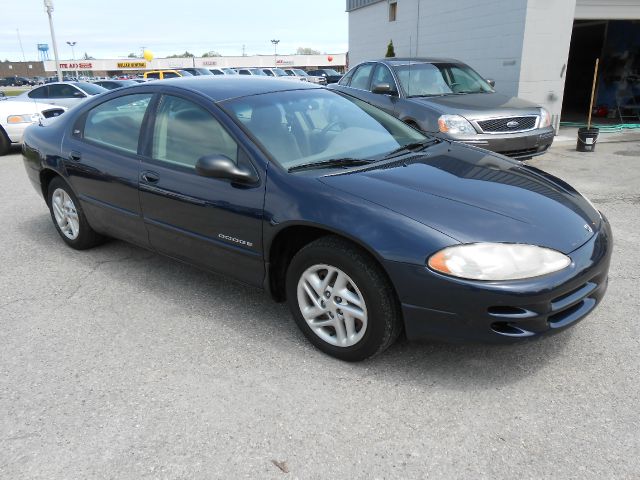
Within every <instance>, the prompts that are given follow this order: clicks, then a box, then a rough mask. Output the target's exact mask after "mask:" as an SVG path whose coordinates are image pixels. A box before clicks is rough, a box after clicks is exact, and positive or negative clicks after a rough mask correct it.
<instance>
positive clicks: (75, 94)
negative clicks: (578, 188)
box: [73, 91, 86, 98]
mask: <svg viewBox="0 0 640 480" xmlns="http://www.w3.org/2000/svg"><path fill="white" fill-rule="evenodd" d="M73 96H74V97H76V98H84V97H86V95H85V94H84V93H82V92H77V91H76V92H73Z"/></svg>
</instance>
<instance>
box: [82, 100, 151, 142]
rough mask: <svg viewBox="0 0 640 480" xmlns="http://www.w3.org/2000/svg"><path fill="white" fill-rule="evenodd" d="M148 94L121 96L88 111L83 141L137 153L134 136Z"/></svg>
mask: <svg viewBox="0 0 640 480" xmlns="http://www.w3.org/2000/svg"><path fill="white" fill-rule="evenodd" d="M151 97H152V94H150V93H144V94H138V95H125V96H123V97H118V98H114V99H113V100H109V101H107V102H104V103H101V104H100V105H98V106H97V107H95V108H93V109H92V110H89V112H88V113H87V117H86V120H85V124H84V132H83V138H84V139H85V140H89V141H91V142H93V143H97V144H99V145H102V146H105V147H109V148H114V149H116V150H120V151H123V152H127V153H133V154H135V153H137V151H138V137H139V136H140V128H141V126H142V121H143V119H144V114H145V112H146V111H147V107H148V106H149V101H150V100H151Z"/></svg>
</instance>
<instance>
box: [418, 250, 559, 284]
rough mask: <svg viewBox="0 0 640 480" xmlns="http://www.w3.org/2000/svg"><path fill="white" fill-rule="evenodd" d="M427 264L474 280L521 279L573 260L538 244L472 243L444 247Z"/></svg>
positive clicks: (448, 273) (543, 273)
mask: <svg viewBox="0 0 640 480" xmlns="http://www.w3.org/2000/svg"><path fill="white" fill-rule="evenodd" d="M427 264H428V265H429V268H431V269H432V270H435V271H436V272H440V273H444V274H445V275H452V276H454V277H459V278H466V279H470V280H520V279H524V278H531V277H538V276H540V275H546V274H547V273H553V272H557V271H559V270H562V269H563V268H566V267H568V266H569V265H570V264H571V259H570V258H569V257H568V256H566V255H564V254H563V253H560V252H558V251H556V250H552V249H550V248H544V247H538V246H536V245H525V244H520V243H469V244H464V245H455V246H453V247H447V248H444V249H442V250H440V251H439V252H437V253H435V254H434V255H432V256H431V257H429V260H428V262H427Z"/></svg>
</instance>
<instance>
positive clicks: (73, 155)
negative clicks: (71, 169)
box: [69, 151, 82, 162]
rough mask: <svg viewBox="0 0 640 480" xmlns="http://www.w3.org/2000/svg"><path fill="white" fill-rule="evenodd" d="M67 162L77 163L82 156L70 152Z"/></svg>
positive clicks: (78, 153)
mask: <svg viewBox="0 0 640 480" xmlns="http://www.w3.org/2000/svg"><path fill="white" fill-rule="evenodd" d="M69 160H73V161H74V162H79V161H80V160H82V154H81V153H80V152H76V151H72V152H71V153H70V154H69Z"/></svg>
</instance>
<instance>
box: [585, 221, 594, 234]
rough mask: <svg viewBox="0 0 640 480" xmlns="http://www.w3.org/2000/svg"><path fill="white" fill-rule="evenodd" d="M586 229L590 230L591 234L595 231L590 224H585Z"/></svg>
mask: <svg viewBox="0 0 640 480" xmlns="http://www.w3.org/2000/svg"><path fill="white" fill-rule="evenodd" d="M584 229H585V230H586V231H587V232H589V234H591V233H593V228H591V227H590V226H589V225H588V224H586V223H585V224H584Z"/></svg>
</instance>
